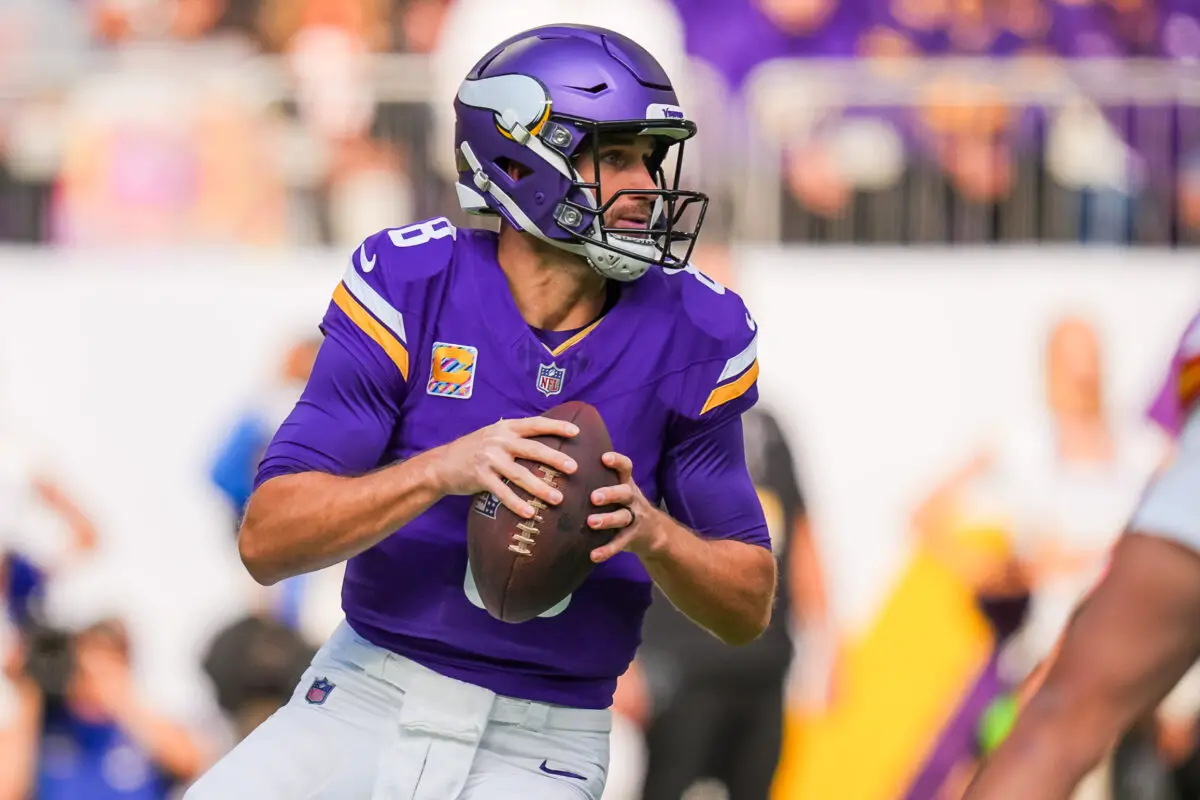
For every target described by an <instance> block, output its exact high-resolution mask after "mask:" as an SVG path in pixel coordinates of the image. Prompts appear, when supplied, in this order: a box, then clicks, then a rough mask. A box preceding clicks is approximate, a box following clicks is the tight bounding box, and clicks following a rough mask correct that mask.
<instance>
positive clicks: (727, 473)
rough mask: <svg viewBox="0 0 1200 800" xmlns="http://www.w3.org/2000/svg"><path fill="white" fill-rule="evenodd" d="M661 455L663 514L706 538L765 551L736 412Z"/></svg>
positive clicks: (766, 535) (761, 520) (766, 541)
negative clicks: (664, 509) (667, 514)
mask: <svg viewBox="0 0 1200 800" xmlns="http://www.w3.org/2000/svg"><path fill="white" fill-rule="evenodd" d="M714 416H719V417H720V418H719V419H710V420H708V421H707V422H706V423H705V424H703V425H700V424H694V423H693V425H694V428H695V430H694V431H693V432H692V433H691V435H690V436H687V437H686V438H683V439H682V440H681V441H679V442H678V443H677V444H675V445H674V446H673V447H671V449H670V450H669V451H668V452H667V455H666V458H665V459H664V460H663V468H662V475H661V480H660V486H661V487H662V496H663V500H664V501H665V503H666V506H667V511H668V512H669V513H670V514H671V516H673V517H674V518H675V519H677V520H679V522H681V523H682V524H684V525H686V526H687V527H689V528H691V529H692V530H694V531H695V532H696V533H698V534H699V535H700V536H703V537H704V538H706V539H733V540H736V541H739V542H745V543H747V544H754V545H758V546H760V547H765V548H767V549H768V550H769V549H771V536H770V534H769V533H768V531H767V521H766V518H765V517H764V515H763V510H762V504H761V503H760V502H759V500H758V492H757V491H756V490H755V488H754V483H753V481H751V480H750V472H749V470H748V469H747V467H746V451H745V445H744V443H743V440H742V420H741V415H740V413H734V412H733V410H732V409H730V410H729V411H728V412H726V413H724V414H717V415H714Z"/></svg>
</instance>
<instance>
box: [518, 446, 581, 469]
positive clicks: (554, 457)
mask: <svg viewBox="0 0 1200 800" xmlns="http://www.w3.org/2000/svg"><path fill="white" fill-rule="evenodd" d="M508 451H509V452H510V453H511V454H512V455H513V456H514V457H517V458H527V459H529V460H530V461H536V462H538V463H539V464H545V465H546V466H548V467H553V468H554V469H556V470H558V471H559V472H563V473H566V474H567V475H570V474H571V473H572V472H574V471H575V470H576V469H578V468H579V465H578V464H576V463H575V459H573V458H571V457H570V456H568V455H567V454H566V453H564V452H562V451H561V450H555V449H554V448H553V447H550V446H549V445H546V444H542V443H541V442H538V441H535V440H533V439H515V440H513V441H512V442H511V443H510V444H509V445H508Z"/></svg>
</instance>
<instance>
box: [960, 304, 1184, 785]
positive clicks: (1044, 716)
mask: <svg viewBox="0 0 1200 800" xmlns="http://www.w3.org/2000/svg"><path fill="white" fill-rule="evenodd" d="M1151 415H1152V416H1153V418H1154V419H1155V420H1156V421H1157V422H1158V423H1159V425H1161V426H1162V427H1163V428H1164V429H1165V430H1166V431H1167V432H1168V433H1169V434H1171V435H1172V436H1174V437H1176V439H1177V443H1178V444H1177V447H1176V448H1175V454H1174V457H1173V458H1172V460H1171V462H1170V463H1169V464H1168V465H1167V466H1166V467H1165V468H1164V469H1163V470H1162V471H1161V472H1160V474H1159V475H1158V476H1157V478H1156V479H1155V480H1154V481H1153V482H1152V483H1151V484H1150V485H1149V486H1148V487H1147V489H1146V491H1145V493H1144V494H1143V496H1142V500H1141V504H1140V506H1139V508H1138V509H1137V511H1136V512H1135V513H1134V515H1133V518H1132V519H1131V520H1130V523H1129V526H1128V532H1127V533H1126V534H1125V536H1123V537H1122V539H1121V541H1120V542H1119V543H1118V544H1117V546H1116V548H1115V550H1114V553H1113V556H1112V564H1111V566H1110V568H1109V570H1108V573H1107V574H1106V575H1105V577H1104V579H1103V580H1102V581H1101V582H1100V584H1099V585H1098V586H1097V587H1096V589H1095V590H1094V591H1093V592H1092V594H1091V595H1090V596H1089V597H1088V598H1087V599H1086V600H1085V601H1084V602H1083V604H1082V605H1081V606H1080V608H1079V609H1078V610H1077V611H1076V613H1075V616H1074V618H1073V619H1072V621H1071V623H1070V625H1068V627H1067V630H1066V632H1065V633H1064V634H1063V638H1062V640H1061V641H1060V643H1059V646H1058V651H1057V654H1056V655H1055V656H1054V658H1053V661H1052V662H1051V664H1050V665H1049V668H1048V671H1047V673H1046V678H1045V681H1044V682H1043V684H1042V685H1041V687H1040V688H1039V689H1038V691H1037V692H1036V693H1035V694H1034V695H1033V697H1032V699H1031V700H1030V701H1029V705H1028V706H1027V707H1026V708H1025V710H1024V711H1023V712H1022V714H1021V716H1020V718H1019V719H1018V721H1017V723H1016V725H1015V726H1014V728H1013V730H1012V733H1011V734H1010V735H1009V737H1008V739H1007V740H1006V741H1005V742H1004V744H1002V745H1001V746H1000V748H999V749H998V750H997V751H996V752H995V753H994V754H993V755H992V756H991V758H990V760H989V761H988V763H986V764H985V765H984V767H983V769H982V770H981V771H980V773H979V775H978V776H976V779H975V782H974V783H973V784H972V786H971V788H970V789H968V791H967V794H966V798H968V799H969V800H1001V798H1004V799H1005V800H1007V798H1012V797H1020V798H1023V800H1065V799H1066V798H1068V797H1070V796H1071V795H1072V792H1073V789H1074V787H1075V785H1076V784H1077V783H1078V782H1079V781H1080V780H1081V779H1082V778H1083V777H1084V776H1085V775H1086V774H1087V773H1088V772H1090V771H1091V769H1092V768H1093V767H1094V766H1095V765H1096V764H1097V763H1098V762H1099V761H1100V760H1101V758H1103V756H1104V755H1105V753H1106V752H1107V751H1108V750H1109V749H1110V748H1111V747H1112V746H1113V745H1114V744H1115V743H1116V741H1117V739H1118V738H1119V737H1120V736H1121V735H1122V734H1123V733H1124V732H1125V731H1126V730H1127V729H1128V728H1129V727H1130V726H1131V725H1132V724H1133V723H1134V722H1136V721H1138V720H1139V719H1141V718H1143V717H1144V716H1145V715H1146V714H1148V713H1150V712H1151V711H1153V710H1154V709H1155V708H1156V707H1157V706H1158V704H1159V703H1160V702H1161V701H1162V700H1163V698H1164V697H1165V696H1166V695H1167V693H1168V692H1170V691H1171V689H1172V688H1173V687H1174V686H1175V684H1176V683H1178V682H1179V679H1180V678H1181V677H1183V675H1184V673H1185V672H1187V670H1188V669H1189V668H1190V667H1191V666H1192V664H1193V663H1194V662H1195V661H1196V659H1197V657H1198V656H1200V316H1197V317H1196V318H1195V319H1194V320H1193V321H1192V323H1191V325H1189V326H1188V329H1187V331H1186V332H1185V333H1184V336H1183V341H1182V342H1181V343H1180V346H1179V350H1178V352H1177V353H1176V355H1175V359H1174V361H1173V362H1172V364H1171V369H1170V371H1169V373H1168V376H1167V380H1166V383H1165V385H1164V386H1163V389H1162V392H1161V393H1160V394H1159V396H1158V399H1157V400H1156V401H1155V403H1154V406H1153V409H1152V411H1151Z"/></svg>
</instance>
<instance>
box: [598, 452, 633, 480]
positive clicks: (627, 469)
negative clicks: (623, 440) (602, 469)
mask: <svg viewBox="0 0 1200 800" xmlns="http://www.w3.org/2000/svg"><path fill="white" fill-rule="evenodd" d="M600 458H601V460H602V461H603V462H604V466H606V467H611V468H613V469H615V470H616V471H617V475H618V476H620V478H621V483H626V482H627V481H630V480H632V479H633V462H632V461H631V460H630V459H629V456H623V455H621V454H620V453H605V454H604V455H603V456H601V457H600Z"/></svg>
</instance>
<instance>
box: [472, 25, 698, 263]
mask: <svg viewBox="0 0 1200 800" xmlns="http://www.w3.org/2000/svg"><path fill="white" fill-rule="evenodd" d="M454 111H455V117H456V127H455V146H456V149H457V155H458V170H459V177H458V183H457V184H456V187H455V188H456V189H457V191H458V199H459V203H460V204H461V205H462V207H463V209H464V210H465V211H467V212H469V213H473V214H491V215H495V214H499V215H500V216H502V217H504V218H505V219H506V220H508V222H509V223H510V224H512V225H513V227H515V228H516V229H517V230H520V231H525V232H526V233H529V234H531V235H533V236H536V237H538V238H539V239H542V240H543V241H546V242H549V243H550V244H553V245H555V246H556V247H560V248H562V249H564V250H567V251H570V252H572V253H576V254H578V255H581V256H584V257H585V258H586V259H587V260H588V262H589V263H590V264H591V265H592V267H593V268H594V269H596V271H598V272H599V273H600V274H602V275H604V276H606V277H609V278H613V279H615V280H619V281H631V280H636V279H637V278H639V277H641V276H642V275H643V274H645V272H646V270H648V269H649V268H650V266H651V265H655V264H657V265H660V266H668V267H676V268H677V267H680V266H682V265H684V264H686V263H687V259H688V257H689V255H690V254H691V251H692V248H693V247H694V245H695V242H696V236H697V234H698V233H699V231H700V226H701V224H702V223H703V221H704V211H705V209H706V208H707V207H708V198H707V197H706V196H705V195H703V194H701V193H699V192H691V191H682V190H680V189H679V176H680V173H681V167H682V163H683V142H684V141H685V140H686V139H690V138H691V137H692V136H694V135H695V134H696V125H695V123H694V122H692V121H690V120H688V119H687V118H686V116H685V115H684V113H683V110H682V109H680V108H679V105H678V99H677V98H676V96H675V90H674V89H673V88H672V87H671V80H670V78H668V77H667V74H666V72H664V71H663V68H662V67H661V66H660V65H659V63H658V62H657V61H656V60H655V59H654V57H653V56H651V55H650V54H649V53H647V52H646V51H645V50H644V49H643V48H642V47H641V46H640V45H638V44H637V43H635V42H633V41H632V40H630V39H628V38H626V37H624V36H622V35H620V34H618V33H614V32H613V31H609V30H605V29H603V28H594V27H590V26H584V25H552V26H546V27H542V28H534V29H532V30H529V31H525V32H524V33H520V34H517V35H516V36H513V37H512V38H510V39H508V40H506V41H504V42H501V43H500V44H499V45H497V46H496V47H495V48H493V49H492V51H491V52H489V53H488V54H487V55H485V56H484V57H483V58H482V59H481V60H480V61H479V62H478V63H477V64H476V65H475V66H474V67H473V68H472V69H471V71H470V73H469V74H468V75H467V77H466V79H465V80H464V81H463V82H462V84H461V86H460V87H459V90H458V97H457V98H456V99H455V102H454ZM612 133H626V134H630V133H632V134H637V135H642V134H644V135H649V136H652V137H654V141H655V143H656V144H655V147H654V150H653V151H652V154H651V156H650V158H649V159H648V161H647V167H648V168H649V170H650V173H651V175H653V176H654V180H655V184H656V186H657V188H655V189H652V190H647V191H643V190H632V189H622V190H621V191H618V192H614V193H612V194H611V195H608V194H607V193H605V192H603V191H602V190H601V187H600V149H599V144H600V138H601V137H602V136H605V135H607V134H612ZM585 146H586V147H590V151H591V152H590V153H586V152H584V151H585ZM672 147H674V148H675V150H676V153H675V157H676V161H675V169H674V170H673V177H672V179H671V182H670V183H671V185H670V186H668V185H667V183H668V179H667V177H666V175H665V173H664V170H663V163H664V161H665V159H666V158H667V156H668V154H669V152H670V149H671V148H672ZM587 155H590V156H591V158H592V159H593V164H594V166H595V177H596V180H595V181H584V180H583V179H582V178H581V177H580V174H579V172H578V171H577V170H576V169H575V166H574V164H575V163H576V161H575V159H577V158H579V157H580V156H587ZM514 165H517V166H519V167H521V169H519V170H517V173H518V175H519V177H517V178H513V177H512V175H511V174H510V172H509V168H510V167H512V166H514ZM622 195H634V196H640V197H645V198H647V199H649V200H651V201H652V212H651V215H650V220H649V221H648V223H647V225H646V227H645V228H640V229H639V228H620V227H609V226H606V225H605V224H604V214H605V212H606V211H607V210H608V209H610V208H611V207H612V206H613V204H614V203H615V202H616V201H617V200H618V199H619V198H620V197H621V196H622ZM601 197H603V198H604V202H603V204H599V203H598V202H597V201H598V199H599V198H601ZM692 206H695V207H696V211H697V212H698V213H696V214H695V215H694V219H695V221H694V223H692V224H691V225H690V226H688V225H686V224H685V223H683V220H682V218H683V215H684V212H685V211H687V210H688V208H689V207H692ZM689 227H690V229H688V228H689Z"/></svg>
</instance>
